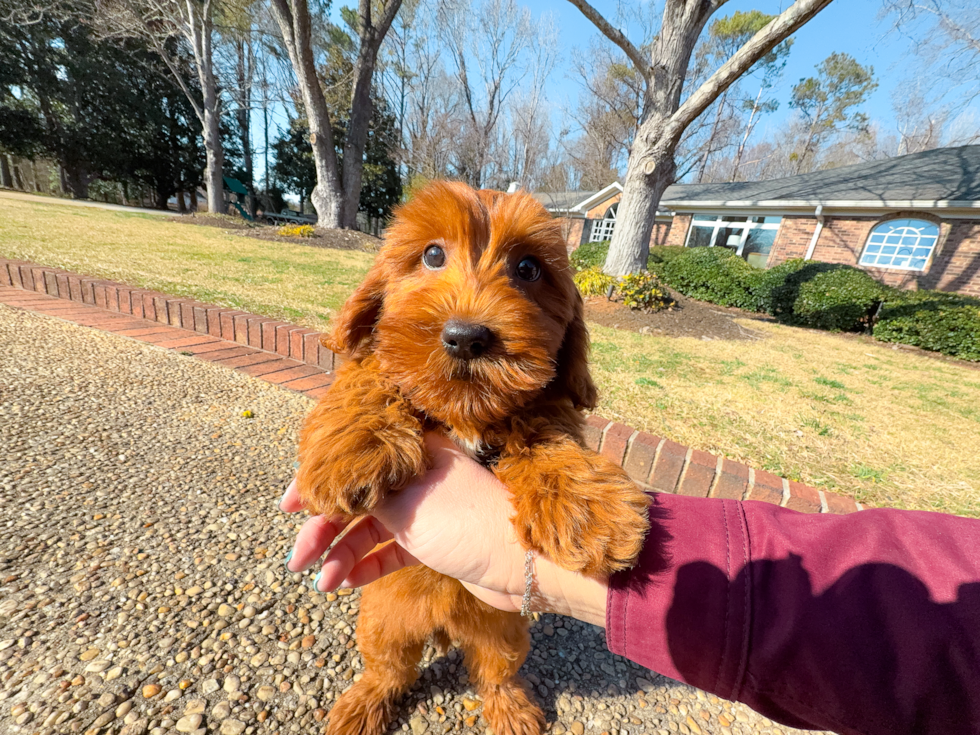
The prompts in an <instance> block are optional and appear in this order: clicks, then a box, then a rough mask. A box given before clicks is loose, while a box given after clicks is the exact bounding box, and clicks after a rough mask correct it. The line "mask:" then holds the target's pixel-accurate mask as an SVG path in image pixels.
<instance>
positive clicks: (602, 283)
mask: <svg viewBox="0 0 980 735" xmlns="http://www.w3.org/2000/svg"><path fill="white" fill-rule="evenodd" d="M574 280H575V285H576V286H578V290H579V291H580V292H581V294H582V295H583V296H605V295H606V294H607V293H609V287H610V286H614V285H616V278H615V276H607V275H606V274H605V273H603V272H602V267H601V266H598V265H596V266H593V267H591V268H586V269H585V270H581V271H579V272H578V273H576V274H575V276H574Z"/></svg>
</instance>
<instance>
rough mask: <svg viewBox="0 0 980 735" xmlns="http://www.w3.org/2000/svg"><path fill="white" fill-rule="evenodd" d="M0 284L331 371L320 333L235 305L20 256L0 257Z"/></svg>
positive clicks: (330, 359)
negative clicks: (186, 296) (173, 293)
mask: <svg viewBox="0 0 980 735" xmlns="http://www.w3.org/2000/svg"><path fill="white" fill-rule="evenodd" d="M0 286H13V287H15V288H22V289H24V290H27V291H36V292H38V293H45V294H48V295H49V296H54V297H56V298H60V299H69V300H71V301H77V302H79V303H83V304H89V305H92V306H97V307H99V308H101V309H106V310H107V311H114V312H119V313H120V314H131V315H132V316H134V317H137V318H140V319H146V320H147V321H151V322H158V323H160V324H168V325H170V326H172V327H179V328H181V329H187V330H190V331H192V332H199V333H201V334H207V335H210V336H211V337H215V338H218V339H224V340H228V341H229V342H237V343H238V344H241V345H246V346H248V347H252V348H255V349H258V350H263V351H265V352H272V353H275V354H278V355H281V356H282V357H288V358H291V359H293V360H297V361H298V362H302V363H305V364H307V365H314V366H316V367H320V368H322V369H324V370H333V369H334V366H335V364H336V362H337V360H336V355H334V353H333V352H331V351H330V350H329V349H328V348H327V347H325V346H324V345H322V344H321V343H320V338H321V337H322V336H323V335H322V334H321V333H320V332H317V331H314V330H312V329H306V328H305V327H298V326H296V325H295V324H288V323H286V322H281V321H279V320H277V319H271V318H269V317H264V316H259V315H258V314H250V313H248V312H244V311H240V310H238V309H233V308H228V307H224V306H215V305H214V304H205V303H202V302H200V301H195V300H194V299H183V298H178V297H176V296H168V295H167V294H163V293H160V292H158V291H150V290H147V289H143V288H137V287H135V286H129V285H126V284H123V283H116V282H115V281H107V280H103V279H100V278H91V277H89V276H82V275H78V274H77V273H70V272H68V271H64V270H61V269H60V268H51V267H48V266H40V265H37V264H35V263H30V262H27V261H22V260H6V259H3V258H0Z"/></svg>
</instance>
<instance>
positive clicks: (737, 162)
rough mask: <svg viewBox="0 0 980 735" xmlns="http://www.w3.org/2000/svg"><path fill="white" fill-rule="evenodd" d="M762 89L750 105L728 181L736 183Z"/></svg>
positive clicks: (760, 88)
mask: <svg viewBox="0 0 980 735" xmlns="http://www.w3.org/2000/svg"><path fill="white" fill-rule="evenodd" d="M763 89H764V87H759V93H758V94H757V95H756V96H755V102H753V103H752V112H751V113H749V122H748V123H747V124H746V126H745V135H743V136H742V142H741V143H739V144H738V151H737V152H736V153H735V162H734V163H733V164H732V177H731V178H730V179H729V181H738V168H739V166H741V165H742V155H743V154H744V153H745V144H746V143H747V142H748V140H749V136H750V135H752V128H753V127H755V123H754V122H753V121H754V120H755V114H756V112H758V111H759V100H761V99H762V90H763Z"/></svg>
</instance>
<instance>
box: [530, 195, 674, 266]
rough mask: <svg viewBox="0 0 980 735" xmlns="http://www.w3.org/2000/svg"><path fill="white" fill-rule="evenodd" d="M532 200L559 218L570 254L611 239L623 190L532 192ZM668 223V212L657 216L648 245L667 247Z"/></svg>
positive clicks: (658, 213) (669, 218) (669, 221)
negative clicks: (586, 246)
mask: <svg viewBox="0 0 980 735" xmlns="http://www.w3.org/2000/svg"><path fill="white" fill-rule="evenodd" d="M533 196H534V198H535V199H537V200H538V201H539V202H541V203H542V204H543V205H544V206H545V208H546V209H547V210H548V211H549V212H551V213H552V214H553V215H554V216H555V217H559V218H561V220H562V229H563V232H564V234H565V242H566V243H567V244H568V249H569V251H572V250H574V249H575V248H577V247H578V246H579V245H582V244H584V243H587V242H602V241H604V240H608V239H610V238H611V237H612V233H613V229H614V228H615V227H616V211H617V210H618V209H619V200H620V199H621V198H622V197H623V186H622V184H620V183H619V182H618V181H614V182H613V183H611V184H610V185H609V186H607V187H605V188H604V189H601V190H599V191H560V192H536V193H534V195H533ZM671 220H672V217H671V214H670V212H657V223H656V226H655V227H654V233H653V237H651V238H650V244H651V245H666V244H668V243H667V235H668V233H669V232H670V226H671Z"/></svg>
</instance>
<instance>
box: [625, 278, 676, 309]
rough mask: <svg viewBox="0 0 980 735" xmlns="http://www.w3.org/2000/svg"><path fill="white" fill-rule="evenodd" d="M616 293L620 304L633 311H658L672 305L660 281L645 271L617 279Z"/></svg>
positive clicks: (671, 300) (672, 301)
mask: <svg viewBox="0 0 980 735" xmlns="http://www.w3.org/2000/svg"><path fill="white" fill-rule="evenodd" d="M616 291H617V293H618V294H619V298H620V299H621V300H622V302H623V303H624V304H625V305H626V306H628V307H629V308H631V309H634V310H635V309H647V310H650V311H658V310H660V309H663V308H666V307H668V306H672V305H673V303H674V300H673V299H672V298H671V297H670V294H669V293H668V292H667V289H665V288H664V287H663V285H662V284H661V283H660V280H659V279H658V278H657V277H656V276H655V275H654V274H653V273H647V272H646V271H641V272H640V273H631V274H630V275H628V276H623V277H622V278H620V279H619V285H618V286H617V287H616Z"/></svg>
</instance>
